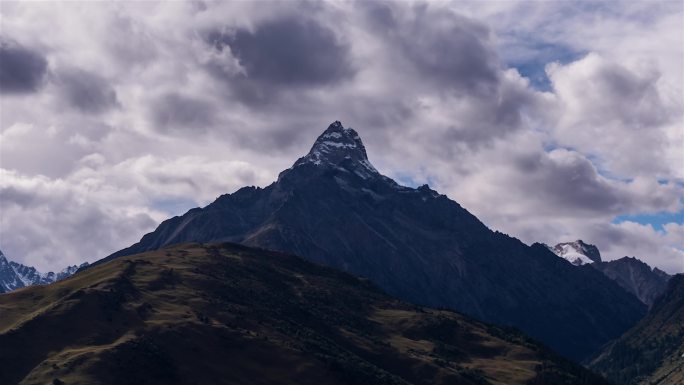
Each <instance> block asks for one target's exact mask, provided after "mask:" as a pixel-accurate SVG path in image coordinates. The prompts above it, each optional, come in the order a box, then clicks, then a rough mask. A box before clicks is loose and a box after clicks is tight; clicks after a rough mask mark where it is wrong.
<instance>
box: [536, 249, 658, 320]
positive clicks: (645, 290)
mask: <svg viewBox="0 0 684 385" xmlns="http://www.w3.org/2000/svg"><path fill="white" fill-rule="evenodd" d="M549 249H550V250H551V251H553V252H554V253H555V254H556V255H558V256H559V257H561V258H563V259H565V260H567V261H568V262H570V263H572V264H573V265H575V266H581V265H590V266H591V267H593V268H595V269H597V270H599V271H601V272H602V273H603V274H605V275H606V276H607V277H608V278H610V279H612V280H614V281H615V282H617V284H618V285H620V286H621V287H622V288H623V289H625V290H627V291H628V292H630V293H632V294H634V295H635V296H636V297H637V298H638V299H639V301H641V302H643V303H644V304H645V305H647V306H649V307H650V306H652V305H653V302H654V301H655V300H656V299H657V298H658V297H660V295H662V294H663V293H664V292H665V289H666V288H667V281H668V280H669V279H670V275H669V274H667V273H666V272H664V271H662V270H660V269H658V268H657V267H655V268H651V267H650V266H649V265H648V264H646V263H645V262H643V261H641V260H639V259H637V258H634V257H623V258H620V259H615V260H612V261H602V260H601V253H600V252H599V249H598V247H596V246H594V245H591V244H588V243H584V242H583V241H582V240H581V239H580V240H577V241H574V242H564V243H559V244H557V245H556V246H554V247H549Z"/></svg>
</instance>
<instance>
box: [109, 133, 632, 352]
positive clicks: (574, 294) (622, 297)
mask: <svg viewBox="0 0 684 385" xmlns="http://www.w3.org/2000/svg"><path fill="white" fill-rule="evenodd" d="M189 241H194V242H222V241H231V242H238V243H242V244H244V245H249V246H258V247H262V248H267V249H273V250H279V251H286V252H291V253H295V254H298V255H301V256H303V257H305V258H307V259H309V260H312V261H315V262H318V263H322V264H325V265H328V266H332V267H335V268H339V269H342V270H345V271H349V272H352V273H354V274H357V275H361V276H364V277H368V278H369V279H371V280H372V281H373V282H375V283H376V284H378V285H379V286H380V287H381V288H383V289H384V290H386V291H387V292H388V293H390V294H393V295H395V296H398V297H400V298H403V299H405V300H409V301H412V302H414V303H418V304H423V305H431V306H437V307H446V308H450V309H455V310H459V311H462V312H465V313H467V314H470V315H473V316H475V317H477V318H479V319H482V320H486V321H489V322H493V323H498V324H503V325H512V326H515V327H518V328H520V329H521V330H523V331H525V332H526V333H528V334H529V335H531V336H533V337H535V338H538V339H540V340H542V341H544V342H545V343H547V344H548V345H549V346H551V347H553V348H554V349H556V350H557V351H559V352H561V353H563V354H564V355H566V356H568V357H572V358H575V359H582V358H584V357H586V356H588V355H589V354H591V353H593V352H595V351H597V350H598V349H599V348H600V347H601V346H602V345H603V344H604V343H606V342H608V341H609V340H611V339H613V338H616V337H618V336H619V335H620V334H622V332H624V331H625V330H626V329H628V328H629V327H631V326H632V325H633V324H634V323H636V322H637V321H638V320H639V319H640V318H641V317H642V316H643V314H644V313H645V306H644V305H643V304H641V303H640V302H639V301H638V300H636V298H634V297H633V296H632V295H630V294H628V293H626V292H625V291H624V290H622V289H621V288H620V287H618V286H617V284H615V282H613V281H612V280H610V279H608V278H606V277H605V276H604V275H603V274H602V273H600V272H599V271H597V270H596V269H593V268H590V267H588V266H586V267H579V268H577V267H575V266H572V265H570V264H568V263H567V262H565V261H563V260H561V259H559V258H557V257H556V256H555V255H554V254H553V253H551V252H550V251H549V250H548V249H547V248H546V247H544V246H542V245H538V244H536V245H533V246H531V247H530V246H527V245H525V244H523V243H522V242H520V241H519V240H517V239H515V238H511V237H509V236H507V235H505V234H502V233H499V232H494V231H491V230H490V229H488V228H487V227H486V226H485V225H484V224H482V222H480V221H479V220H478V219H477V218H476V217H475V216H473V215H472V214H470V213H469V212H468V211H467V210H466V209H464V208H463V207H461V206H460V205H459V204H458V203H456V202H454V201H453V200H451V199H449V198H447V197H446V196H445V195H442V194H439V193H438V192H436V191H434V190H432V189H430V188H429V187H428V186H427V185H425V186H421V187H419V188H410V187H405V186H401V185H399V184H397V183H396V182H394V181H393V180H392V179H390V178H387V177H385V176H383V175H381V174H380V173H378V172H377V170H376V169H375V168H374V167H373V166H372V165H371V164H370V162H369V161H368V158H367V156H366V151H365V148H364V146H363V143H362V142H361V139H360V137H359V135H358V133H357V132H356V131H354V130H352V129H349V128H345V127H343V126H342V125H341V124H340V123H339V122H335V123H333V124H332V125H330V127H328V129H327V130H325V132H324V133H323V134H322V135H321V136H320V137H319V138H318V139H317V140H316V142H315V144H314V146H313V147H312V149H311V151H310V152H309V153H308V154H307V155H306V156H304V157H302V158H300V159H299V160H297V161H296V162H295V163H294V165H293V166H292V167H291V168H290V169H287V170H285V171H283V172H282V173H281V174H280V176H279V178H278V180H277V182H275V183H273V184H271V185H270V186H268V187H266V188H263V189H262V188H256V187H245V188H242V189H240V190H238V191H236V192H235V193H233V194H226V195H222V196H220V197H219V198H218V199H216V201H215V202H213V203H212V204H210V205H209V206H207V207H204V208H196V209H192V210H190V211H189V212H187V213H186V214H185V215H183V216H180V217H174V218H171V219H169V220H167V221H164V222H163V223H162V224H161V225H160V226H159V227H158V228H157V229H156V230H155V231H154V232H152V233H150V234H147V235H145V236H144V237H143V238H142V239H141V241H140V242H139V243H137V244H135V245H133V246H131V247H129V248H127V249H124V250H121V251H120V252H117V253H115V254H113V255H112V256H110V257H108V258H106V259H105V260H109V259H113V258H116V257H119V256H123V255H130V254H134V253H139V252H143V251H147V250H153V249H157V248H160V247H162V246H165V245H170V244H175V243H181V242H189Z"/></svg>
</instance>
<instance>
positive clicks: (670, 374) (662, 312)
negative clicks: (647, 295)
mask: <svg viewBox="0 0 684 385" xmlns="http://www.w3.org/2000/svg"><path fill="white" fill-rule="evenodd" d="M591 367H592V368H594V369H595V370H597V371H600V372H602V373H604V374H605V375H606V376H608V377H609V378H611V379H613V380H614V381H615V382H616V383H618V384H624V385H636V384H641V385H656V384H657V385H681V384H684V274H678V275H675V276H673V277H672V278H671V279H670V282H669V284H668V287H667V290H666V291H665V293H664V294H663V295H662V296H661V297H660V298H658V299H657V300H656V301H655V303H654V304H653V307H652V308H651V311H650V312H649V314H648V315H647V316H646V317H645V318H644V319H643V320H641V321H640V322H639V323H638V324H637V325H636V326H634V327H633V328H632V329H630V330H629V331H628V332H627V333H625V335H623V336H622V337H620V339H618V340H617V341H615V342H613V343H612V344H610V345H609V346H608V347H607V348H606V350H605V351H604V352H603V353H602V354H601V355H600V356H599V357H598V358H596V359H595V360H594V361H593V362H592V364H591Z"/></svg>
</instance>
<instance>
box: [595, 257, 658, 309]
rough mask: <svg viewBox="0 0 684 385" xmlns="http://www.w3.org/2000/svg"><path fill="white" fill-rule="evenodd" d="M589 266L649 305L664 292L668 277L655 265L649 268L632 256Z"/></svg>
mask: <svg viewBox="0 0 684 385" xmlns="http://www.w3.org/2000/svg"><path fill="white" fill-rule="evenodd" d="M591 266H592V267H594V268H595V269H597V270H600V271H601V272H603V274H605V275H606V276H607V277H608V278H610V279H612V280H614V281H615V282H617V283H618V285H620V286H622V287H623V288H624V289H625V290H627V291H628V292H630V293H632V294H634V295H635V296H636V297H637V298H639V300H640V301H641V302H643V303H644V304H646V305H648V306H649V307H650V306H652V305H653V303H654V302H655V300H656V299H657V298H658V297H660V296H661V295H662V294H663V292H665V289H667V281H668V280H669V279H670V275H669V274H667V273H666V272H664V271H662V270H660V269H658V268H657V267H656V268H651V267H650V266H649V265H647V264H646V263H645V262H643V261H641V260H639V259H637V258H634V257H632V258H630V257H623V258H620V259H616V260H613V261H607V262H598V263H593V264H592V265H591Z"/></svg>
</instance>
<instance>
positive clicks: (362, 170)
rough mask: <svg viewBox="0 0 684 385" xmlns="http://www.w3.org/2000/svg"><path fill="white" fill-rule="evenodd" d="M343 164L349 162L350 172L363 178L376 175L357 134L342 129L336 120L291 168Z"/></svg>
mask: <svg viewBox="0 0 684 385" xmlns="http://www.w3.org/2000/svg"><path fill="white" fill-rule="evenodd" d="M343 162H350V164H351V165H352V170H350V171H354V172H356V173H357V174H359V175H360V176H361V177H363V178H367V177H369V176H371V175H375V174H378V171H377V170H376V169H375V167H373V165H371V164H370V162H369V161H368V155H367V154H366V147H365V146H364V145H363V142H362V141H361V137H360V136H359V134H358V133H357V132H356V131H355V130H354V129H353V128H351V127H344V126H343V125H342V123H341V122H340V121H338V120H336V121H334V122H333V123H331V124H330V125H329V126H328V128H327V129H326V130H325V131H323V133H322V134H321V135H320V136H319V137H318V138H317V139H316V141H315V142H314V144H313V146H312V147H311V150H310V151H309V153H308V154H306V155H305V156H303V157H301V158H299V159H298V160H297V161H296V162H295V164H294V166H293V168H294V167H297V166H300V165H303V164H314V165H316V166H329V167H330V166H332V167H342V166H341V164H342V163H343ZM345 168H347V169H348V168H349V167H348V166H347V167H345Z"/></svg>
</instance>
